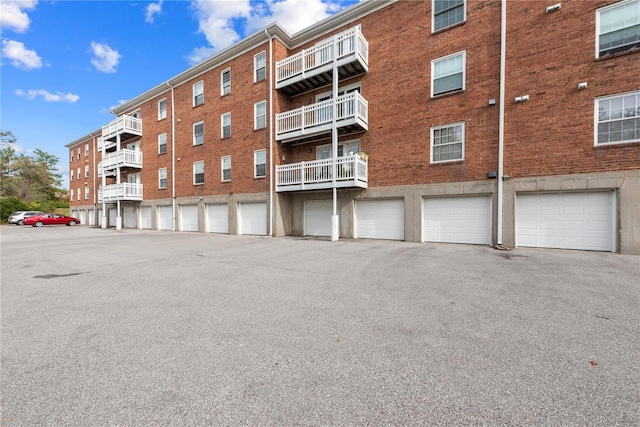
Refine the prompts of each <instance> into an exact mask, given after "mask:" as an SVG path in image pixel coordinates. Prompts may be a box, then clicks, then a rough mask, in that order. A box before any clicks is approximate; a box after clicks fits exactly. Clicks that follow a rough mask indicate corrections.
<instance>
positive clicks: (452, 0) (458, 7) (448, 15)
mask: <svg viewBox="0 0 640 427" xmlns="http://www.w3.org/2000/svg"><path fill="white" fill-rule="evenodd" d="M465 13H466V10H465V0H433V30H432V32H436V31H439V30H441V29H443V28H447V27H451V26H452V25H455V24H458V23H460V22H464V20H465Z"/></svg>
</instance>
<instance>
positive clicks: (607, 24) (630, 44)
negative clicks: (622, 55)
mask: <svg viewBox="0 0 640 427" xmlns="http://www.w3.org/2000/svg"><path fill="white" fill-rule="evenodd" d="M596 27H597V29H598V30H597V35H596V57H601V56H605V55H610V54H612V53H618V52H624V51H627V50H631V49H634V48H637V47H640V0H628V1H622V2H619V3H616V4H613V5H611V6H607V7H604V8H602V9H600V10H598V11H597V13H596Z"/></svg>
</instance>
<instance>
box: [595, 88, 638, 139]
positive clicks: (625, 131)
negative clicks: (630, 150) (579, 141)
mask: <svg viewBox="0 0 640 427" xmlns="http://www.w3.org/2000/svg"><path fill="white" fill-rule="evenodd" d="M596 108H597V118H596V120H597V131H596V132H597V135H596V145H606V144H619V143H625V142H640V92H632V93H626V94H622V95H615V96H608V97H605V98H600V99H596Z"/></svg>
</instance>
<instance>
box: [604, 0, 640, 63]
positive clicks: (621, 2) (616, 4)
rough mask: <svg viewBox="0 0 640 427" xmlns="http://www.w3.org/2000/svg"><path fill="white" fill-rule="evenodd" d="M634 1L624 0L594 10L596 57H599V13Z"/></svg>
mask: <svg viewBox="0 0 640 427" xmlns="http://www.w3.org/2000/svg"><path fill="white" fill-rule="evenodd" d="M635 1H637V0H624V1H620V2H618V3H614V4H610V5H608V6H605V7H602V8H600V9H597V10H596V58H600V14H601V13H602V12H606V11H607V10H610V9H615V8H618V7H624V6H625V5H626V4H628V3H633V2H635Z"/></svg>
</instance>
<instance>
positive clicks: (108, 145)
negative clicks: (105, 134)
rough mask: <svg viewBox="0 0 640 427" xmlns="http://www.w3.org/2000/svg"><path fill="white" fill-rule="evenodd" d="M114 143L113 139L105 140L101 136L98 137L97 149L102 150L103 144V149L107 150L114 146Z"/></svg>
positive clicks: (115, 143)
mask: <svg viewBox="0 0 640 427" xmlns="http://www.w3.org/2000/svg"><path fill="white" fill-rule="evenodd" d="M116 145H117V142H116V140H115V139H114V140H113V141H105V140H104V139H102V138H98V151H102V147H103V146H104V149H105V150H108V149H110V148H113V147H115V146H116Z"/></svg>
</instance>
